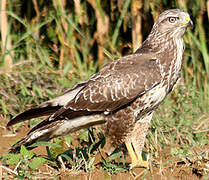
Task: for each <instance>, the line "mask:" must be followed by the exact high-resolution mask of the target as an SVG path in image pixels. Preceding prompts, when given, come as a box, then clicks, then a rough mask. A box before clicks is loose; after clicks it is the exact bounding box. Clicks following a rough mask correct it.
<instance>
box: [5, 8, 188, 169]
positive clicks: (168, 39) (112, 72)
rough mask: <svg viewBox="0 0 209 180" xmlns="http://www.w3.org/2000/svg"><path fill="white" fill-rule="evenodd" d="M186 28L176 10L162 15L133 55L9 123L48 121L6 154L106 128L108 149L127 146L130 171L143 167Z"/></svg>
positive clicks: (178, 70)
mask: <svg viewBox="0 0 209 180" xmlns="http://www.w3.org/2000/svg"><path fill="white" fill-rule="evenodd" d="M189 25H192V21H191V20H190V17H189V15H188V13H186V12H184V11H181V10H179V9H172V10H167V11H165V12H163V13H162V14H161V15H160V16H159V18H158V20H157V21H156V22H155V24H154V26H153V28H152V31H151V33H150V34H149V36H148V38H147V39H146V40H145V41H144V42H143V44H142V46H141V47H140V48H139V49H138V50H137V51H136V52H135V53H133V54H131V55H128V56H125V57H122V58H120V59H118V60H116V61H113V62H112V63H110V64H108V65H106V66H105V67H104V68H103V69H102V70H101V71H100V72H98V73H96V74H95V75H93V76H92V77H90V78H89V79H88V80H87V81H84V82H82V83H80V84H77V85H76V86H75V87H74V88H72V89H71V90H69V91H68V92H66V93H65V94H63V95H61V96H58V97H57V98H54V99H52V100H49V101H47V102H44V103H43V104H41V105H40V106H38V107H37V108H35V109H31V110H28V111H26V112H23V113H22V114H20V115H18V116H17V117H15V118H14V119H12V120H11V121H10V122H9V123H8V126H11V125H13V124H16V123H18V122H20V121H23V120H28V119H31V118H35V117H39V116H43V115H49V117H48V118H47V119H45V120H44V121H42V122H41V123H40V124H38V125H37V126H36V127H34V128H33V129H32V130H31V131H30V132H29V133H28V134H27V136H26V137H25V138H23V139H22V140H20V141H19V142H17V143H16V144H15V145H14V146H12V147H11V149H10V151H16V150H18V149H19V148H20V146H21V145H22V144H24V145H26V146H28V145H30V144H32V143H33V142H36V141H40V140H49V139H51V138H54V137H58V136H61V135H65V134H68V133H71V132H74V131H77V130H79V129H81V128H85V127H89V126H92V125H96V124H102V123H106V125H107V130H106V135H107V136H108V137H110V139H111V143H112V144H113V145H120V144H121V143H123V142H125V143H126V146H127V149H128V151H129V153H130V155H131V158H132V166H135V165H141V166H146V165H147V164H146V163H144V162H142V161H141V158H140V154H141V152H142V148H143V146H144V141H145V137H146V133H147V130H148V128H149V124H150V121H151V119H152V115H153V113H154V112H155V110H156V108H157V107H158V106H159V104H160V103H161V102H162V101H163V99H164V98H165V97H166V95H167V94H168V93H169V92H171V91H172V89H173V87H174V85H175V84H176V82H177V80H178V79H179V77H180V73H181V64H182V55H183V51H184V40H183V35H184V33H185V30H186V28H187V27H188V26H189Z"/></svg>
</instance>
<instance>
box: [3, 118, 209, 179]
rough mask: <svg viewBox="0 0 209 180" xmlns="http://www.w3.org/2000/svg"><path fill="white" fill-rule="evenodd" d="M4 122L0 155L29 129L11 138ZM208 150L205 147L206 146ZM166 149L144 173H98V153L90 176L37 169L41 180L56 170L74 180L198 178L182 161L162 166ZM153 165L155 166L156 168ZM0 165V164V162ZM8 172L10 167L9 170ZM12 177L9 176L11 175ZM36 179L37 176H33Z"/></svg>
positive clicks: (40, 150) (198, 171)
mask: <svg viewBox="0 0 209 180" xmlns="http://www.w3.org/2000/svg"><path fill="white" fill-rule="evenodd" d="M6 123H7V120H5V119H4V118H2V117H1V118H0V156H2V155H4V154H5V153H7V151H8V148H9V147H10V143H11V142H15V141H16V140H17V139H18V138H21V137H23V136H24V135H25V134H26V133H27V132H28V131H29V128H28V127H27V126H26V125H23V126H22V127H21V128H19V131H18V132H17V133H16V134H15V135H13V134H12V132H11V130H8V129H6V128H5V126H6ZM207 148H208V147H207ZM169 149H170V147H168V148H166V149H164V150H163V151H162V152H160V156H159V157H161V159H156V160H155V162H153V163H152V165H151V168H150V170H146V169H144V168H135V169H132V170H129V171H126V172H123V173H118V174H113V175H112V174H109V173H108V172H106V171H103V170H100V165H98V164H99V163H98V162H100V161H101V156H100V154H99V153H98V154H96V160H95V163H96V164H97V165H96V168H95V169H94V170H92V171H91V172H90V173H86V172H84V171H72V170H69V169H60V170H59V171H57V170H55V169H53V168H52V167H49V166H47V165H46V166H44V165H43V166H41V167H40V169H39V170H41V171H42V172H46V173H43V174H46V176H45V178H44V179H49V178H50V179H51V178H53V175H54V174H55V173H54V172H55V171H56V175H58V176H59V179H72V180H73V179H76V180H78V179H79V180H86V179H92V180H100V179H101V180H102V179H113V180H123V179H124V180H128V179H142V178H143V176H144V174H146V173H147V175H146V178H145V179H154V180H158V179H168V180H169V179H172V180H177V179H183V180H187V179H188V180H195V179H201V178H200V177H201V176H199V175H201V168H198V166H197V167H196V168H191V164H187V163H185V162H182V161H177V160H174V161H173V162H172V163H169V164H167V165H163V163H162V162H165V161H168V160H172V157H171V156H169ZM34 152H35V153H36V154H40V155H45V154H46V150H45V148H42V147H40V148H36V149H35V150H34ZM126 162H127V163H129V162H130V158H129V157H127V158H126ZM156 164H157V165H156ZM0 165H1V161H0ZM11 169H12V168H11ZM6 171H8V170H6V169H4V168H0V179H1V178H2V177H4V176H3V175H4V172H6ZM11 178H12V176H11ZM36 178H37V179H38V177H36ZM42 179H43V178H42Z"/></svg>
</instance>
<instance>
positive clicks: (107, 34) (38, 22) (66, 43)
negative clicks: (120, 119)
mask: <svg viewBox="0 0 209 180" xmlns="http://www.w3.org/2000/svg"><path fill="white" fill-rule="evenodd" d="M0 3H1V12H0V13H1V16H0V28H1V30H0V33H1V37H0V38H1V47H0V107H1V108H0V113H1V114H2V117H4V118H6V119H9V118H10V116H11V115H16V114H17V113H19V112H21V111H23V110H25V109H27V106H30V105H31V104H33V105H37V104H39V103H40V102H43V101H44V100H47V99H50V98H52V97H55V96H56V95H58V94H61V93H63V92H64V90H66V89H68V88H70V87H72V86H73V85H74V84H75V83H76V82H79V81H82V80H85V79H87V78H88V77H89V76H90V75H92V74H93V73H95V72H97V71H98V70H99V69H100V68H102V66H103V65H104V64H106V63H108V62H110V61H112V60H114V59H117V58H118V57H121V56H124V55H127V54H130V53H132V52H134V51H135V50H136V49H137V48H138V47H139V46H140V44H141V43H142V41H143V40H145V39H146V37H147V35H148V34H149V32H150V30H151V28H152V25H153V23H154V21H155V19H156V18H157V17H158V15H159V14H160V13H161V12H163V11H164V10H166V9H170V8H180V9H183V10H185V11H187V12H188V13H189V14H190V15H191V19H192V21H193V22H194V28H193V29H188V31H187V32H186V35H185V43H186V50H185V53H184V62H183V71H182V80H181V86H180V87H179V88H178V89H177V90H176V91H174V93H172V95H171V96H169V98H167V99H166V101H165V102H164V104H163V105H162V106H161V108H160V110H159V112H158V113H157V115H156V116H155V117H154V121H153V124H152V128H151V132H152V133H150V134H149V135H148V139H149V142H150V144H149V143H147V148H148V149H149V151H150V153H151V154H152V155H153V156H155V157H158V155H159V154H158V153H159V151H158V150H160V149H161V148H162V147H164V146H167V145H169V144H170V145H174V144H176V143H177V144H179V145H184V146H181V147H178V146H176V147H175V148H172V149H171V152H170V154H171V156H175V157H183V158H184V157H185V156H187V155H194V154H195V153H194V152H192V150H193V149H190V150H188V149H189V148H190V147H191V146H192V145H191V144H193V146H197V147H198V146H199V147H204V146H205V145H208V128H209V122H208V121H209V119H208V111H209V33H208V32H209V0H207V1H206V0H196V1H192V3H191V1H189V0H177V1H174V0H171V1H169V0H146V1H145V0H112V1H108V0H103V1H101V0H69V1H67V0H51V1H44V0H29V1H26V0H0ZM168 107H170V108H168ZM37 121H39V119H38V120H35V121H30V124H31V125H34V124H36V123H37ZM170 122H172V123H170ZM203 122H204V123H203ZM18 126H20V124H19V125H17V126H16V128H18ZM174 127H175V128H174ZM176 135H177V138H176ZM186 149H187V150H188V151H186ZM24 152H25V151H24ZM23 154H24V153H23ZM26 154H27V153H26ZM20 159H21V158H20ZM41 162H42V160H41ZM91 163H92V162H91ZM108 163H109V161H104V162H103V165H104V164H106V166H103V169H106V170H107V169H112V164H108ZM32 165H33V164H32ZM114 168H115V167H114ZM23 169H24V168H23ZM115 171H117V172H118V171H119V170H115ZM121 171H122V170H121Z"/></svg>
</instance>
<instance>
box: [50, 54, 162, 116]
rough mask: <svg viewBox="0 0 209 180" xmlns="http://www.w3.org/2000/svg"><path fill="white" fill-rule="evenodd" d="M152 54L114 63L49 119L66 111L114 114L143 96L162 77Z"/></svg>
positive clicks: (92, 78)
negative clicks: (108, 112)
mask: <svg viewBox="0 0 209 180" xmlns="http://www.w3.org/2000/svg"><path fill="white" fill-rule="evenodd" d="M153 58H154V57H153V55H152V54H132V55H129V56H126V57H123V58H121V59H119V60H116V61H113V62H112V63H110V64H109V65H107V66H105V67H104V68H103V69H102V70H101V71H100V72H98V73H96V74H95V75H93V76H92V77H91V78H89V80H87V81H86V84H85V86H84V87H83V88H82V89H81V90H80V91H79V92H78V93H77V95H76V96H75V97H74V98H73V99H72V100H70V101H69V102H68V103H67V104H66V105H65V106H63V107H62V108H60V109H59V110H58V111H57V112H55V113H54V114H53V115H52V116H51V117H50V119H56V118H58V117H59V116H60V115H61V114H63V113H64V112H65V111H67V110H68V109H71V110H74V111H82V110H87V111H115V110H117V109H118V108H121V107H122V106H124V105H126V104H128V103H130V102H132V101H133V100H134V99H135V98H137V97H139V96H141V95H142V94H144V93H146V92H147V91H149V90H150V89H152V88H153V87H155V86H156V85H157V84H158V83H160V81H161V79H162V77H161V74H160V68H159V66H158V64H157V63H156V62H157V61H156V60H155V59H153Z"/></svg>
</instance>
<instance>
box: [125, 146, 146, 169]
mask: <svg viewBox="0 0 209 180" xmlns="http://www.w3.org/2000/svg"><path fill="white" fill-rule="evenodd" d="M125 144H126V147H127V150H128V152H129V155H130V156H131V164H130V167H131V169H133V168H136V167H143V168H149V163H148V161H144V160H143V159H142V155H141V154H137V153H136V152H135V151H134V149H133V147H132V145H131V143H125Z"/></svg>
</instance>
